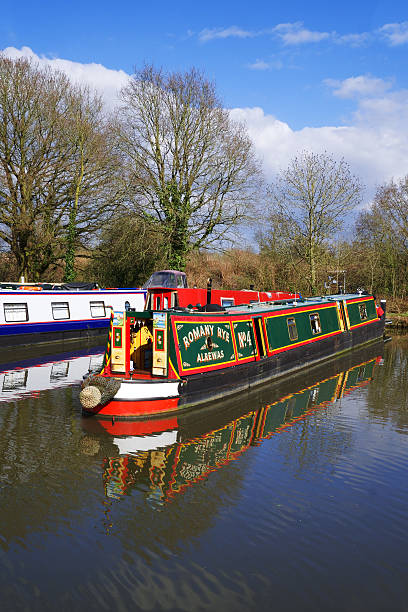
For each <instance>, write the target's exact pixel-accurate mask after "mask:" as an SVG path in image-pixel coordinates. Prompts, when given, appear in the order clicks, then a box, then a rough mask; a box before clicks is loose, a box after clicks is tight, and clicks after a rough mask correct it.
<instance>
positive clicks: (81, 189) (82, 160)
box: [61, 86, 121, 281]
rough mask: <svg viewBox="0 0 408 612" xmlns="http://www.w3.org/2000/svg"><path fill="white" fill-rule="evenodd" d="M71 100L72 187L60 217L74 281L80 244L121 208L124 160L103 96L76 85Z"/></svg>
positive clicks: (67, 268)
mask: <svg viewBox="0 0 408 612" xmlns="http://www.w3.org/2000/svg"><path fill="white" fill-rule="evenodd" d="M68 104H69V106H68V111H69V112H68V113H67V117H66V121H65V123H66V126H65V135H66V140H67V148H68V149H69V151H70V160H71V165H70V168H69V172H70V184H71V190H70V193H69V197H68V199H67V202H66V208H65V210H64V215H63V217H62V219H61V220H62V227H63V229H64V230H65V232H66V252H65V274H64V280H66V281H71V280H74V279H75V268H74V262H75V251H76V249H77V248H78V247H79V246H81V247H82V251H83V248H86V247H87V246H89V245H88V240H84V239H88V238H90V237H92V236H95V235H96V234H97V232H98V231H99V229H100V228H102V227H103V226H104V224H105V223H106V221H107V219H108V218H109V217H110V215H111V213H112V212H113V211H114V210H115V209H116V208H117V201H118V199H119V191H120V189H121V187H120V182H121V181H119V176H120V169H121V162H120V156H119V155H118V153H117V151H116V147H115V140H114V138H113V128H112V125H111V123H110V122H108V121H106V120H105V119H104V115H103V104H102V99H101V98H100V96H98V95H96V94H95V93H92V92H91V91H90V90H89V89H88V88H87V87H79V86H77V87H73V88H72V89H71V91H70V95H69V99H68Z"/></svg>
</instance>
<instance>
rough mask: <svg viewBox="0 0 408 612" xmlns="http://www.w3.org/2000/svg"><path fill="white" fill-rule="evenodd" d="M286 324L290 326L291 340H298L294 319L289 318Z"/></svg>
mask: <svg viewBox="0 0 408 612" xmlns="http://www.w3.org/2000/svg"><path fill="white" fill-rule="evenodd" d="M286 323H287V324H288V332H289V339H290V340H297V339H298V332H297V327H296V321H295V319H294V318H293V317H289V319H286Z"/></svg>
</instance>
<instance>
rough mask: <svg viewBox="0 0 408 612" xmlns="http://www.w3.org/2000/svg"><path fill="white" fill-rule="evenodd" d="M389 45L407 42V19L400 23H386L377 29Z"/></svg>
mask: <svg viewBox="0 0 408 612" xmlns="http://www.w3.org/2000/svg"><path fill="white" fill-rule="evenodd" d="M378 32H379V33H380V34H382V35H383V36H384V37H385V38H386V40H387V41H388V42H389V43H390V45H391V46H393V47H395V46H397V45H404V44H405V43H408V21H403V22H401V23H386V24H385V25H383V26H382V28H380V29H379V30H378Z"/></svg>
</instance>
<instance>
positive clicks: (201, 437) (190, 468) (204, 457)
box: [82, 345, 382, 503]
mask: <svg viewBox="0 0 408 612" xmlns="http://www.w3.org/2000/svg"><path fill="white" fill-rule="evenodd" d="M381 347H382V345H381V346H378V345H377V347H372V349H371V350H367V349H365V350H360V351H357V352H355V353H354V354H353V355H351V356H349V357H348V358H347V357H344V358H342V359H339V360H337V361H336V362H334V363H333V364H331V367H329V368H328V367H327V365H326V368H320V370H315V372H314V373H313V374H310V373H309V374H308V375H303V376H300V375H298V376H297V377H292V378H291V379H286V380H285V381H281V382H280V383H279V384H276V385H273V386H268V387H264V388H263V389H261V390H258V391H256V392H255V393H254V392H252V393H249V392H248V393H247V394H246V396H245V397H242V398H240V400H237V399H235V400H234V401H233V400H232V399H229V400H227V401H225V402H217V403H212V404H210V405H208V406H207V407H206V408H204V409H203V410H202V411H200V412H198V413H186V414H181V415H178V416H169V417H168V418H163V419H159V420H150V421H136V422H135V421H107V420H94V419H89V418H84V419H83V421H82V422H83V428H84V429H85V430H86V431H88V433H89V434H91V435H90V436H85V438H84V440H86V441H87V443H88V448H92V449H93V451H92V454H96V453H97V452H102V453H104V454H105V458H104V476H103V478H104V483H105V490H106V494H107V495H108V496H110V497H114V498H115V497H116V498H119V497H120V495H122V494H125V493H126V492H127V491H128V490H129V489H130V488H132V487H133V486H135V485H136V484H137V486H138V488H140V487H142V488H143V490H145V491H147V496H148V497H149V499H154V500H156V501H159V502H160V503H163V502H165V501H167V500H169V499H170V498H171V497H172V496H173V495H174V494H176V493H179V492H182V491H183V490H184V489H185V488H186V487H188V486H190V485H192V484H194V483H195V482H197V481H198V480H200V479H201V478H204V477H206V476H207V475H208V474H209V473H210V472H212V471H214V470H216V469H218V468H220V467H222V466H223V465H225V464H227V463H229V462H230V461H233V460H235V459H237V458H238V457H239V456H240V455H241V454H242V453H243V452H244V451H245V450H246V449H247V448H248V447H250V446H251V445H254V444H257V443H259V442H261V441H262V440H264V439H266V438H270V437H271V436H273V435H275V434H279V433H282V432H284V431H285V429H286V428H288V427H291V426H293V425H295V424H296V423H298V422H299V421H301V420H303V419H305V418H307V417H308V416H309V415H310V414H312V413H313V412H314V411H316V410H320V409H321V408H322V407H324V406H327V405H329V404H331V403H334V402H336V401H337V400H339V399H340V398H341V397H343V396H344V395H345V394H348V393H350V392H351V391H352V390H353V389H355V388H356V387H361V386H363V385H366V384H367V383H368V382H369V381H370V380H371V379H372V377H373V375H374V370H375V367H376V365H377V364H378V363H379V362H380V361H381V357H380V356H379V353H380V350H381ZM92 442H93V445H92ZM108 449H109V450H108ZM106 454H108V455H109V456H106Z"/></svg>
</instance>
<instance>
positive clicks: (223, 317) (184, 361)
mask: <svg viewBox="0 0 408 612" xmlns="http://www.w3.org/2000/svg"><path fill="white" fill-rule="evenodd" d="M148 291H149V295H148V297H147V301H146V307H145V309H144V310H142V311H136V310H132V309H129V310H125V311H115V312H113V313H112V320H111V328H110V335H109V340H108V344H107V348H106V352H105V358H104V367H103V369H102V370H101V372H100V373H99V374H96V375H93V376H90V377H88V378H87V379H86V380H85V381H84V382H83V388H82V391H81V393H80V401H81V404H82V407H83V410H84V412H85V413H87V414H94V415H98V416H99V417H102V418H109V419H129V418H140V417H146V416H149V417H151V416H155V415H158V414H165V413H171V412H174V411H180V410H182V409H187V408H191V407H193V406H196V405H199V404H201V403H202V402H204V401H208V400H210V399H211V400H212V399H216V398H220V397H224V396H226V395H230V394H234V393H238V392H240V391H242V390H244V389H248V388H251V387H253V386H255V385H259V384H261V383H264V382H267V381H270V380H272V379H274V378H277V377H279V376H283V375H285V374H288V373H290V372H294V371H296V370H300V369H302V368H306V367H308V368H310V367H312V366H314V365H316V364H318V363H320V362H321V361H322V360H325V359H329V358H331V357H334V356H336V355H339V354H341V353H343V352H344V351H348V350H351V349H353V348H355V347H357V346H361V345H364V344H367V343H370V342H372V341H374V340H377V339H379V338H381V337H382V336H383V333H384V325H385V303H383V304H382V306H378V307H377V305H376V303H375V299H374V297H373V296H372V295H367V294H363V293H361V292H360V293H356V294H347V295H345V294H339V295H329V296H322V297H312V298H302V297H300V296H298V295H295V296H293V294H292V296H290V294H286V297H285V298H284V299H282V297H281V296H276V295H274V294H273V293H270V297H269V298H268V299H267V300H265V301H264V300H263V297H264V296H259V301H258V300H253V299H251V297H252V293H254V292H251V291H249V292H247V291H240V292H235V294H236V295H234V302H235V303H234V304H233V305H232V304H229V305H224V306H222V305H221V304H220V303H214V301H213V299H212V298H213V290H212V289H211V286H210V285H209V287H208V288H207V301H206V303H205V304H204V305H201V303H196V304H195V305H194V303H193V302H194V300H192V299H191V295H190V296H189V299H190V303H189V305H188V306H187V307H183V306H181V305H180V304H181V303H183V301H185V299H186V297H187V296H186V295H183V294H184V292H190V291H193V290H191V289H188V288H181V287H176V288H174V287H150V288H149V289H148ZM187 295H188V294H187ZM220 297H222V296H220V295H218V297H217V300H218V302H219V301H220ZM226 297H228V296H226ZM229 299H232V298H231V297H230V298H229ZM237 301H238V302H239V303H237Z"/></svg>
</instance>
